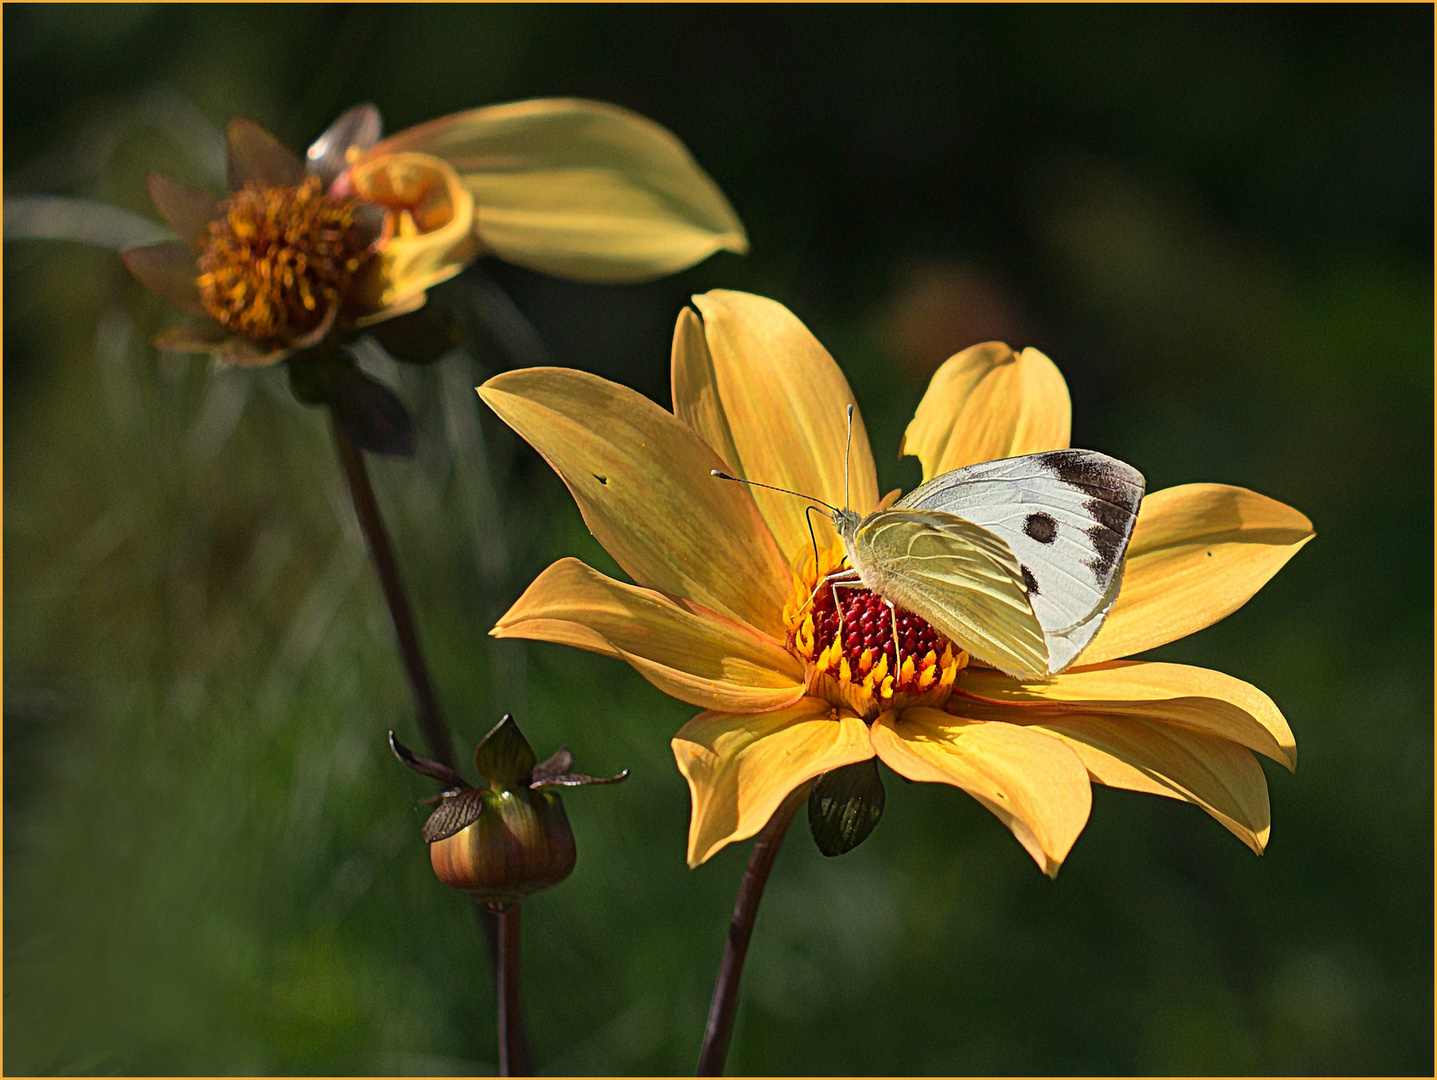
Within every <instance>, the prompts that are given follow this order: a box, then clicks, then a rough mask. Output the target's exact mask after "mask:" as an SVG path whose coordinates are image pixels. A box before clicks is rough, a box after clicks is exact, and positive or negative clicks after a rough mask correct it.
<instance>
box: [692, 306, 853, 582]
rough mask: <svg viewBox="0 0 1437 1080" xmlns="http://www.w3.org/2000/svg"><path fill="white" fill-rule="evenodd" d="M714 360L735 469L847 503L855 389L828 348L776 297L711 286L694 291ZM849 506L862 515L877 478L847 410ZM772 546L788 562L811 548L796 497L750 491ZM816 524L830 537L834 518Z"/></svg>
mask: <svg viewBox="0 0 1437 1080" xmlns="http://www.w3.org/2000/svg"><path fill="white" fill-rule="evenodd" d="M694 304H695V306H697V307H698V309H699V312H700V313H701V314H702V315H703V323H704V336H705V338H706V340H707V342H708V347H709V353H710V355H711V356H712V358H713V371H714V383H715V385H716V386H717V387H718V396H719V400H720V402H721V403H722V406H723V411H724V415H725V417H726V418H727V420H728V425H729V430H730V432H731V433H732V435H733V444H734V448H735V452H736V453H737V455H738V457H739V459H740V460H738V461H731V462H729V464H730V465H731V466H732V467H733V468H734V469H737V470H739V473H738V475H740V476H742V477H744V478H745V479H748V480H757V481H760V482H762V483H765V484H773V485H775V486H776V487H784V488H788V489H790V490H791V491H797V492H799V493H801V494H803V495H807V496H811V497H814V498H818V499H823V500H824V501H825V502H829V503H832V504H833V505H834V506H842V505H844V502H843V500H844V491H845V483H844V470H843V467H844V448H845V445H846V443H847V436H848V418H847V408H848V406H849V405H850V404H853V391H852V390H850V389H849V387H848V380H847V379H845V378H844V377H843V372H842V371H840V370H839V367H838V365H837V364H836V363H834V362H833V357H831V356H829V355H828V350H827V349H825V348H824V347H823V346H822V345H820V344H819V343H818V339H817V338H815V337H814V336H813V334H812V333H810V332H809V329H808V327H806V326H804V325H803V323H802V322H800V321H799V320H798V318H797V317H796V316H795V315H794V314H793V313H792V312H791V311H789V310H788V308H786V307H784V306H783V305H782V304H780V303H778V302H777V301H774V300H768V299H765V298H764V297H761V296H753V295H751V294H749V293H741V292H729V291H727V290H716V291H714V292H708V293H704V294H703V295H702V296H695V297H694ZM848 473H849V475H848V492H849V505H851V506H852V508H853V509H854V510H857V511H858V512H859V513H860V514H866V513H868V512H869V511H870V510H872V509H873V507H874V505H875V504H876V503H877V502H878V477H877V474H876V473H875V472H874V469H873V453H872V451H871V450H870V449H869V446H868V433H867V431H866V430H865V428H864V426H863V417H862V416H861V415H860V414H859V412H858V410H857V409H855V410H854V413H853V454H852V462H851V464H850V467H849V470H848ZM754 500H755V501H756V502H757V503H758V505H759V508H760V509H761V510H762V511H763V516H764V518H765V519H766V520H767V521H768V523H769V526H770V527H771V528H772V529H773V535H774V537H775V539H777V540H778V546H779V549H780V550H781V551H782V552H783V554H784V556H785V557H786V559H787V560H789V561H792V560H793V559H794V558H795V557H796V556H797V555H798V554H799V553H800V552H801V551H802V550H803V549H804V548H807V547H809V546H810V543H811V541H810V539H809V531H808V522H807V519H806V518H805V517H804V507H805V505H807V504H806V503H805V502H804V501H803V499H797V498H794V497H793V496H792V495H782V494H779V493H778V492H773V491H762V490H755V491H754ZM817 524H818V525H819V526H820V527H821V528H822V529H823V530H824V533H822V534H820V536H819V542H820V543H824V542H825V536H827V537H828V538H829V539H831V537H832V530H831V526H829V525H827V524H825V523H824V522H823V521H821V520H819V521H817Z"/></svg>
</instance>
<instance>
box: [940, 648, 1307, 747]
mask: <svg viewBox="0 0 1437 1080" xmlns="http://www.w3.org/2000/svg"><path fill="white" fill-rule="evenodd" d="M955 690H956V692H957V696H955V697H954V698H952V699H950V708H953V709H955V710H956V711H959V712H961V713H962V714H963V715H964V716H971V717H975V718H978V719H984V720H1008V721H1009V722H1011V723H1029V724H1039V723H1047V722H1048V718H1049V717H1050V716H1061V715H1067V714H1079V715H1083V716H1111V717H1116V718H1119V719H1122V718H1125V717H1136V718H1138V719H1143V720H1157V721H1165V722H1167V723H1172V724H1181V725H1183V726H1184V727H1189V728H1192V729H1194V730H1196V731H1202V732H1206V733H1207V734H1209V735H1213V736H1216V737H1217V738H1220V739H1228V740H1231V741H1232V742H1235V743H1237V744H1239V745H1241V746H1245V747H1247V748H1248V749H1249V750H1255V751H1257V752H1258V753H1259V754H1262V755H1263V756H1264V757H1270V758H1272V760H1273V761H1276V762H1279V763H1281V764H1283V765H1285V766H1287V768H1289V769H1295V768H1296V767H1297V743H1296V740H1294V739H1293V736H1292V729H1291V728H1290V727H1288V726H1287V721H1286V720H1285V719H1284V718H1283V715H1282V713H1281V711H1280V710H1279V709H1278V707H1277V706H1276V705H1275V704H1273V701H1272V698H1270V697H1268V696H1267V695H1266V694H1264V693H1263V692H1262V691H1261V690H1259V689H1258V688H1257V687H1255V686H1253V685H1251V684H1249V683H1245V682H1243V681H1242V680H1241V679H1235V678H1233V677H1232V676H1231V675H1224V674H1223V673H1222V672H1221V671H1209V670H1208V669H1207V668H1200V667H1189V666H1187V665H1186V664H1156V663H1148V662H1145V661H1141V660H1128V661H1116V662H1111V663H1106V664H1099V665H1096V666H1094V667H1080V668H1072V669H1070V670H1068V671H1066V672H1064V673H1063V674H1062V675H1055V676H1054V677H1053V678H1051V679H1048V680H1047V681H1045V682H1019V681H1018V680H1016V679H1012V678H1009V677H1008V676H1007V675H1004V674H1002V673H1001V672H997V671H992V670H989V669H982V668H971V667H970V668H968V669H966V670H965V671H963V672H962V674H960V675H959V677H958V683H957V686H956V687H955ZM1015 713H1022V714H1023V716H1022V718H1021V719H1018V718H1017V717H1016V716H1015Z"/></svg>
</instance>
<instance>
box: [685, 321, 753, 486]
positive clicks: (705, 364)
mask: <svg viewBox="0 0 1437 1080" xmlns="http://www.w3.org/2000/svg"><path fill="white" fill-rule="evenodd" d="M669 378H670V382H671V385H672V388H673V396H674V415H675V416H677V417H678V418H679V419H680V420H682V421H683V422H684V423H685V424H687V425H688V426H689V427H691V428H693V429H694V430H695V431H697V432H698V433H699V435H700V436H702V438H703V440H704V442H706V443H708V444H709V446H711V447H712V448H713V451H714V453H716V454H717V455H718V456H719V457H721V458H723V460H724V464H725V465H727V466H728V468H729V469H730V470H734V469H737V468H738V465H737V464H735V463H736V462H737V461H738V450H737V449H736V448H735V447H734V444H733V432H732V431H730V430H729V426H728V416H727V415H726V414H725V413H724V408H723V402H722V401H721V400H720V398H719V391H718V381H717V376H716V375H715V374H714V360H713V357H712V356H711V355H710V354H709V347H708V342H707V341H706V340H705V339H704V325H703V323H702V322H700V321H699V317H698V316H697V315H696V314H694V309H693V308H687V307H686V308H684V309H683V311H681V312H679V320H678V322H677V323H676V324H675V326H674V344H673V349H672V352H671V354H670V363H669Z"/></svg>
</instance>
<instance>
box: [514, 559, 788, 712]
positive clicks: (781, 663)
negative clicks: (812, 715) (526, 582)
mask: <svg viewBox="0 0 1437 1080" xmlns="http://www.w3.org/2000/svg"><path fill="white" fill-rule="evenodd" d="M490 633H491V634H493V635H494V636H495V637H501V638H510V637H512V638H528V639H530V640H535V641H555V642H559V643H560V644H564V645H574V646H577V647H578V648H581V649H588V650H589V651H591V652H598V653H603V654H605V655H607V656H615V657H618V658H619V659H621V660H626V661H628V662H629V663H630V664H632V665H633V666H634V668H635V669H636V670H637V671H638V672H639V674H641V675H643V677H644V678H646V679H648V680H649V682H651V683H653V684H654V685H655V686H657V687H658V688H659V689H660V690H662V691H663V692H664V693H666V694H669V695H670V696H672V697H676V698H678V699H679V700H680V701H686V702H688V703H689V704H690V705H697V706H698V707H699V708H701V709H721V710H726V711H729V712H759V711H762V710H765V709H776V708H779V707H781V706H784V705H791V704H793V703H794V702H795V701H797V700H798V699H799V698H800V697H802V696H803V693H804V671H803V665H802V664H800V663H799V662H798V661H797V660H796V659H794V657H793V656H792V655H791V654H790V653H789V652H788V650H787V649H785V648H784V647H783V645H782V643H781V642H778V641H775V640H774V639H772V638H770V637H767V636H766V635H764V634H761V633H759V632H758V631H756V630H754V629H753V628H752V627H750V626H745V625H743V624H741V623H737V622H734V621H733V620H732V619H727V618H724V617H723V616H722V615H719V614H718V613H717V612H713V611H708V610H705V609H703V608H695V607H688V606H685V605H681V604H678V603H675V602H674V601H673V600H670V599H669V598H668V597H666V596H664V595H662V594H661V593H656V592H654V591H653V590H651V589H639V588H635V587H634V586H633V585H626V584H624V583H622V582H619V581H615V580H614V579H613V578H610V577H606V576H605V575H603V574H601V573H599V572H598V571H597V570H592V569H590V568H589V567H587V566H585V565H584V564H583V563H581V562H579V560H578V559H560V560H559V561H558V562H556V563H554V564H553V565H552V566H550V567H549V568H548V569H547V570H545V571H544V572H543V573H542V574H540V575H539V576H538V577H537V578H535V579H534V582H533V584H531V585H530V586H529V587H528V588H527V589H526V590H524V595H523V596H521V597H519V599H518V600H517V601H516V602H515V603H514V606H513V607H511V608H510V609H509V610H508V611H507V612H505V614H504V615H503V617H502V618H500V620H499V622H498V623H497V624H496V625H495V627H494V629H493V630H491V631H490Z"/></svg>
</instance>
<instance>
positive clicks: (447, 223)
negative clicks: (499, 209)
mask: <svg viewBox="0 0 1437 1080" xmlns="http://www.w3.org/2000/svg"><path fill="white" fill-rule="evenodd" d="M343 183H344V184H347V185H348V188H347V190H351V191H353V193H354V194H355V195H357V196H359V197H360V198H361V199H364V200H365V201H366V202H370V203H374V204H375V205H377V206H381V207H383V208H384V210H385V211H386V212H387V213H388V215H389V219H390V221H389V224H390V228H389V235H388V236H387V237H386V239H385V240H384V242H383V244H382V246H381V249H380V250H381V259H382V270H381V277H382V292H381V293H380V295H379V296H377V297H374V298H373V303H374V304H375V305H376V306H382V307H385V308H402V307H404V306H405V305H406V304H412V303H413V302H414V299H415V297H416V296H422V295H423V293H424V290H426V289H428V288H430V287H431V286H433V285H438V284H439V283H440V282H441V281H447V280H448V279H449V278H451V277H453V276H454V275H455V274H457V273H459V271H460V270H462V269H464V267H465V266H467V265H468V264H469V263H470V262H471V261H473V259H474V257H475V256H476V255H477V254H478V253H479V243H478V241H477V240H476V239H475V238H474V198H473V196H471V195H470V194H469V192H468V191H467V190H465V188H464V185H463V184H461V183H460V182H459V176H458V174H457V173H455V171H454V170H453V169H452V168H451V167H450V166H449V165H448V164H447V163H446V162H444V161H442V160H440V159H439V158H437V157H432V156H430V155H428V154H397V153H396V154H378V155H369V156H367V157H366V158H365V159H364V160H363V161H362V162H360V163H359V164H358V165H356V166H354V168H352V169H350V170H349V172H348V173H346V174H345V177H344V180H343Z"/></svg>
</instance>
